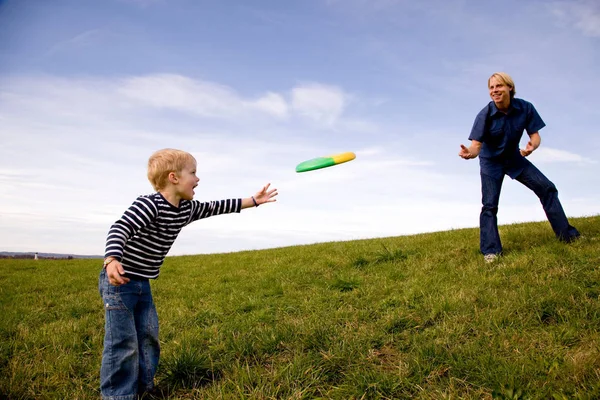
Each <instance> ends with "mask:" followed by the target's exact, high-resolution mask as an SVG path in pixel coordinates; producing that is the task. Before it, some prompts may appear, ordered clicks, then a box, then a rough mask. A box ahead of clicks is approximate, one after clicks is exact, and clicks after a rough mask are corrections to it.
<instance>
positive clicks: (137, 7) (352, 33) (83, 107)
mask: <svg viewBox="0 0 600 400" xmlns="http://www.w3.org/2000/svg"><path fill="white" fill-rule="evenodd" d="M598 65H600V3H598V2H597V1H595V0H569V1H547V0H544V1H533V0H519V1H517V0H514V1H513V0H509V1H504V2H502V3H498V2H487V1H466V0H424V1H420V2H415V1H403V0H344V1H342V0H302V1H300V0H296V1H292V0H290V1H275V0H271V1H241V0H237V1H233V0H224V1H203V0H104V1H92V0H55V1H52V2H49V1H46V0H18V1H17V0H4V1H2V0H0V183H1V185H2V188H3V190H1V191H0V210H2V211H0V250H5V251H39V252H61V253H72V254H102V253H103V251H104V242H105V238H106V232H107V230H108V228H109V227H110V225H111V224H112V223H113V222H114V221H115V220H116V219H117V218H118V217H119V216H120V215H121V214H122V212H123V211H124V210H125V209H126V208H127V207H128V206H129V205H130V204H131V202H132V201H133V200H134V199H135V198H136V197H137V196H138V195H140V194H146V193H150V192H151V191H152V187H151V186H150V184H149V183H148V181H147V179H146V171H145V167H146V162H147V159H148V157H149V155H150V154H151V153H152V152H154V151H155V150H157V149H160V148H165V147H174V148H180V149H184V150H187V151H189V152H190V153H192V154H193V155H194V156H195V157H196V159H197V161H198V175H199V177H200V179H201V181H200V186H199V187H198V189H196V199H198V200H217V199H222V198H229V197H248V196H250V195H252V194H254V193H255V192H256V191H257V190H258V189H259V188H260V187H261V186H262V185H264V184H265V183H267V182H271V183H272V185H273V186H274V187H276V188H278V189H279V192H280V195H279V198H278V202H277V203H275V204H272V205H268V206H265V207H260V208H258V209H248V210H244V211H243V212H242V213H241V214H240V215H228V216H221V217H216V218H210V219H207V220H203V221H200V222H196V223H194V224H192V225H190V226H189V227H187V228H186V229H184V231H183V232H182V233H181V235H180V237H179V239H178V240H177V242H176V243H175V245H174V247H173V248H172V251H171V253H170V254H171V255H180V254H199V253H213V252H229V251H238V250H249V249H262V248H271V247H279V246H287V245H295V244H309V243H315V242H323V241H337V240H352V239H363V238H373V237H385V236H397V235H407V234H414V233H420V232H431V231H439V230H448V229H458V228H464V227H476V226H478V220H479V210H480V188H479V185H480V182H479V166H478V161H477V160H471V161H465V160H462V159H460V158H459V157H458V155H457V154H458V150H459V145H460V144H461V143H464V144H468V140H467V138H468V136H469V132H470V129H471V126H472V124H473V120H474V118H475V115H476V114H477V113H478V111H479V110H481V109H482V108H483V107H484V106H485V105H486V104H487V103H488V101H489V96H488V93H487V88H486V84H487V78H488V77H489V76H490V75H491V74H492V73H493V72H496V71H505V72H507V73H509V74H510V75H511V76H512V77H513V79H514V80H515V83H516V90H517V97H521V98H524V99H526V100H529V101H531V102H533V103H534V105H535V106H536V108H537V110H538V112H539V113H540V115H541V116H542V118H543V119H544V121H545V122H546V124H547V126H546V127H545V128H544V129H542V130H541V131H540V134H541V137H542V146H541V147H540V148H539V149H538V150H537V151H536V152H534V153H533V154H532V155H531V156H530V159H531V161H532V162H534V163H535V164H536V165H537V166H538V167H539V168H540V169H541V170H542V171H543V172H544V173H545V174H546V175H547V176H548V177H549V178H550V179H551V180H552V181H553V182H554V183H555V184H556V186H557V187H558V189H559V195H560V199H561V201H562V203H563V206H564V208H565V211H566V213H567V215H568V216H571V217H577V216H588V215H597V214H598V213H599V210H600V206H599V204H600V189H599V186H600V185H598V172H599V164H598V161H599V160H600V135H599V134H598V133H599V132H598V129H597V123H596V120H597V116H598V106H599V105H600V104H599V101H598V93H600V78H598ZM525 138H526V135H525ZM525 138H524V139H523V143H522V145H523V146H524V145H525V143H526V139H525ZM346 151H353V152H355V153H356V155H357V158H356V160H354V161H352V162H350V163H346V164H343V165H340V166H336V167H332V168H328V169H323V170H318V171H314V172H309V173H303V174H297V173H295V166H296V165H297V164H298V163H300V162H301V161H304V160H306V159H309V158H314V157H318V156H325V155H329V154H335V153H339V152H346ZM544 219H545V217H544V213H543V210H542V208H541V206H540V204H539V201H538V200H537V198H536V197H535V195H533V193H531V192H529V191H528V190H527V189H525V188H524V187H522V186H521V185H520V184H519V183H517V182H514V181H511V180H510V179H508V178H507V180H506V181H505V185H504V188H503V192H502V197H501V203H500V211H499V222H500V223H501V224H507V223H513V222H524V221H541V220H544ZM548 229H550V227H548ZM473 246H474V248H476V247H477V246H478V243H473Z"/></svg>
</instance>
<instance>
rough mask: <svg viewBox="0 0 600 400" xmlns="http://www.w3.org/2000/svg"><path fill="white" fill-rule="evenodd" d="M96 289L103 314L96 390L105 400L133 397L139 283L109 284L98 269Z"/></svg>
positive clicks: (134, 389)
mask: <svg viewBox="0 0 600 400" xmlns="http://www.w3.org/2000/svg"><path fill="white" fill-rule="evenodd" d="M99 289H100V294H101V296H102V301H103V303H104V313H105V326H104V329H105V332H104V351H103V353H102V367H101V369H100V392H101V394H102V398H103V399H105V400H130V399H131V400H134V399H136V397H137V388H138V368H139V357H138V343H137V333H136V327H135V320H134V310H135V307H136V303H137V302H138V299H139V296H140V293H141V290H140V282H136V281H134V280H131V281H130V282H129V283H127V284H125V285H121V286H113V285H111V284H110V283H109V282H108V277H107V276H106V270H102V272H101V273H100V281H99Z"/></svg>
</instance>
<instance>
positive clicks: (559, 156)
mask: <svg viewBox="0 0 600 400" xmlns="http://www.w3.org/2000/svg"><path fill="white" fill-rule="evenodd" d="M530 157H531V159H532V160H533V161H536V162H542V163H575V164H596V163H597V161H594V160H592V159H589V158H587V157H583V156H580V155H579V154H575V153H570V152H568V151H564V150H558V149H552V148H548V147H540V148H539V149H537V150H536V151H535V152H533V153H532V154H531V156H530Z"/></svg>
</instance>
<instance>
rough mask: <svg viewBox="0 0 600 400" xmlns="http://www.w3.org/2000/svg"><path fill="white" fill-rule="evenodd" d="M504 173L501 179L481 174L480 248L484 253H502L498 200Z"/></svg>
mask: <svg viewBox="0 0 600 400" xmlns="http://www.w3.org/2000/svg"><path fill="white" fill-rule="evenodd" d="M503 181H504V175H503V176H502V177H501V178H500V179H496V178H493V177H491V176H489V175H485V174H481V203H482V204H483V206H482V207H481V214H480V215H479V242H480V243H479V248H480V250H481V252H482V253H483V254H484V255H487V254H500V253H501V252H502V243H501V242H500V234H499V233H498V202H499V201H500V190H501V189H502V182H503Z"/></svg>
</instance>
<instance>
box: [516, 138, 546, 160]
mask: <svg viewBox="0 0 600 400" xmlns="http://www.w3.org/2000/svg"><path fill="white" fill-rule="evenodd" d="M541 143H542V138H541V137H540V134H539V132H533V133H532V134H530V135H529V142H527V146H525V149H521V155H522V156H523V157H527V156H528V155H530V154H531V153H533V151H534V150H535V149H537V148H538V147H540V144H541Z"/></svg>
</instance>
